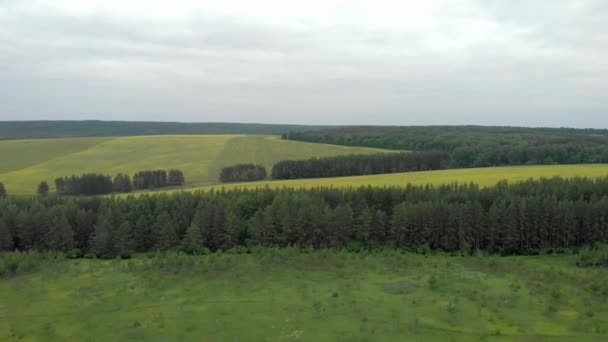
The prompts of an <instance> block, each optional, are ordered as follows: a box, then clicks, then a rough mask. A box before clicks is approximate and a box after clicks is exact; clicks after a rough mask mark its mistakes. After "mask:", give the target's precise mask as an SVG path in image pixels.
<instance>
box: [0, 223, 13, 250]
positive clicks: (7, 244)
mask: <svg viewBox="0 0 608 342" xmlns="http://www.w3.org/2000/svg"><path fill="white" fill-rule="evenodd" d="M13 247H14V244H13V236H12V235H11V232H10V230H9V229H8V225H7V224H6V223H5V222H4V220H3V219H1V218H0V251H10V250H12V249H13Z"/></svg>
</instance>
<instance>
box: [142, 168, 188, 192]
mask: <svg viewBox="0 0 608 342" xmlns="http://www.w3.org/2000/svg"><path fill="white" fill-rule="evenodd" d="M183 184H184V174H183V173H182V171H180V170H169V173H168V174H167V171H166V170H151V171H140V172H137V173H136V174H135V175H134V176H133V187H134V188H135V189H138V190H145V189H157V188H163V187H167V186H180V185H183Z"/></svg>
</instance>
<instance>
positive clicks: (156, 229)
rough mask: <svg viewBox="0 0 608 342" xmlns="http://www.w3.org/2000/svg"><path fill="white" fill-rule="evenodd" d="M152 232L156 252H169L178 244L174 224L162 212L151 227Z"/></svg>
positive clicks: (167, 215)
mask: <svg viewBox="0 0 608 342" xmlns="http://www.w3.org/2000/svg"><path fill="white" fill-rule="evenodd" d="M152 232H153V234H155V236H156V245H155V249H157V250H160V251H166V250H170V249H173V248H175V247H177V246H178V244H179V238H178V236H177V233H176V232H175V223H174V222H173V219H172V218H171V216H169V214H168V213H167V212H162V213H160V214H159V215H158V217H157V218H156V222H155V224H154V226H153V227H152Z"/></svg>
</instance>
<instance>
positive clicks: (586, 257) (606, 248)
mask: <svg viewBox="0 0 608 342" xmlns="http://www.w3.org/2000/svg"><path fill="white" fill-rule="evenodd" d="M579 254H580V256H579V260H578V261H577V262H576V265H577V266H579V267H605V268H608V245H606V244H597V245H596V246H594V247H593V248H586V249H584V250H583V251H581V252H580V253H579Z"/></svg>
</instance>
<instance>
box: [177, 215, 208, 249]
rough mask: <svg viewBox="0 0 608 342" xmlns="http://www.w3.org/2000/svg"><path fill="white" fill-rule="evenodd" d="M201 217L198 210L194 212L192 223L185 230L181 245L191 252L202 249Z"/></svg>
mask: <svg viewBox="0 0 608 342" xmlns="http://www.w3.org/2000/svg"><path fill="white" fill-rule="evenodd" d="M201 220H202V217H201V213H200V211H197V212H196V214H194V218H193V219H192V223H191V224H190V226H188V229H187V230H186V236H184V239H183V241H182V245H183V246H184V247H185V248H186V250H187V251H189V252H191V253H198V252H200V251H202V250H203V248H204V247H203V234H202V232H201V227H202V222H201Z"/></svg>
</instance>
